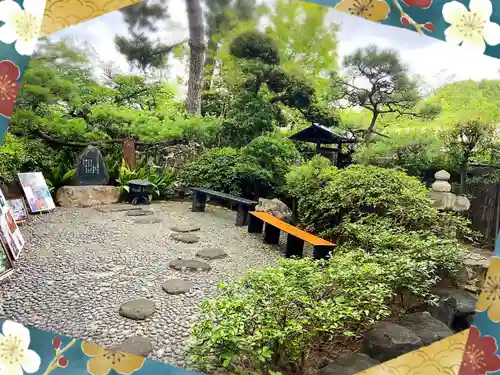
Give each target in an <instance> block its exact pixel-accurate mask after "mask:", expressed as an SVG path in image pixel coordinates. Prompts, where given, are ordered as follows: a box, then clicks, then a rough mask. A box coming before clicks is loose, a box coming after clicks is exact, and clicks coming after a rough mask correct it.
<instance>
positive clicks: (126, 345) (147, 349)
mask: <svg viewBox="0 0 500 375" xmlns="http://www.w3.org/2000/svg"><path fill="white" fill-rule="evenodd" d="M110 350H113V351H115V352H121V353H130V354H135V355H138V356H141V357H147V356H148V355H150V354H151V353H152V352H153V345H151V342H150V341H149V340H148V339H147V338H146V337H140V336H132V337H129V338H128V339H127V340H126V341H124V342H122V343H121V344H118V345H115V346H113V347H112V348H110Z"/></svg>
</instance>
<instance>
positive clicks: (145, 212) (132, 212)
mask: <svg viewBox="0 0 500 375" xmlns="http://www.w3.org/2000/svg"><path fill="white" fill-rule="evenodd" d="M153 213H154V212H153V211H152V210H144V209H142V208H141V209H139V210H129V211H127V213H126V215H127V216H147V215H153Z"/></svg>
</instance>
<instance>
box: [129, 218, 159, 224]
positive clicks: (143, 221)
mask: <svg viewBox="0 0 500 375" xmlns="http://www.w3.org/2000/svg"><path fill="white" fill-rule="evenodd" d="M162 221H163V220H162V219H160V218H159V217H141V218H139V219H137V220H136V221H135V223H136V224H158V223H161V222H162Z"/></svg>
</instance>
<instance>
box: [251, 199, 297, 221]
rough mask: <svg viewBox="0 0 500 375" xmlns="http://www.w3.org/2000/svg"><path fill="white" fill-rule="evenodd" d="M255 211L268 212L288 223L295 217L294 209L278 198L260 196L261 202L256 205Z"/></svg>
mask: <svg viewBox="0 0 500 375" xmlns="http://www.w3.org/2000/svg"><path fill="white" fill-rule="evenodd" d="M255 211H261V212H267V213H269V214H271V215H273V216H274V217H276V218H278V219H280V220H283V221H285V222H287V223H291V222H292V218H293V214H292V210H291V209H290V208H289V207H288V206H287V205H286V204H285V203H283V202H282V201H280V200H279V199H277V198H273V199H266V198H259V204H258V205H257V206H256V207H255Z"/></svg>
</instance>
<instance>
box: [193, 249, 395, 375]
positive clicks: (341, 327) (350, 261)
mask: <svg viewBox="0 0 500 375" xmlns="http://www.w3.org/2000/svg"><path fill="white" fill-rule="evenodd" d="M381 273H383V270H382V269H381V268H380V267H379V266H378V265H377V264H376V263H374V262H372V261H371V260H370V257H369V256H367V255H365V254H363V253H359V252H358V253H353V254H342V255H338V256H335V258H334V259H333V260H332V261H331V262H328V263H324V262H314V261H312V260H310V259H303V260H289V259H288V260H286V259H282V260H280V261H279V262H278V265H276V266H271V267H268V268H265V269H263V270H259V271H252V272H250V273H248V274H246V275H245V276H244V277H243V279H242V280H241V281H239V282H237V283H234V284H230V285H226V284H221V285H220V289H219V290H220V294H219V296H218V297H217V298H216V299H214V300H207V301H205V302H204V303H203V305H202V312H201V320H200V322H198V323H197V324H195V326H194V327H193V330H192V343H191V346H190V350H189V353H190V354H191V357H192V359H193V360H194V363H195V365H197V366H198V367H199V368H200V369H201V370H202V371H209V372H210V370H213V369H214V368H218V367H223V368H225V369H226V370H227V371H228V372H231V373H243V372H244V371H247V370H248V368H252V369H260V370H261V371H263V373H272V372H271V371H280V372H282V373H286V374H292V373H297V374H301V373H303V371H304V369H305V367H306V363H307V360H308V354H309V353H310V351H311V349H313V348H314V345H315V344H316V343H317V341H318V339H320V338H323V337H327V336H330V335H332V336H341V335H345V336H350V335H354V334H356V333H359V332H360V331H362V330H363V329H365V328H366V327H367V326H368V325H369V324H370V323H373V322H374V321H376V320H377V319H380V318H381V317H383V316H385V315H387V314H388V309H387V305H386V303H387V301H388V300H390V297H391V290H390V288H388V287H387V285H386V283H385V282H384V281H383V279H382V278H381V277H380V274H381Z"/></svg>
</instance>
